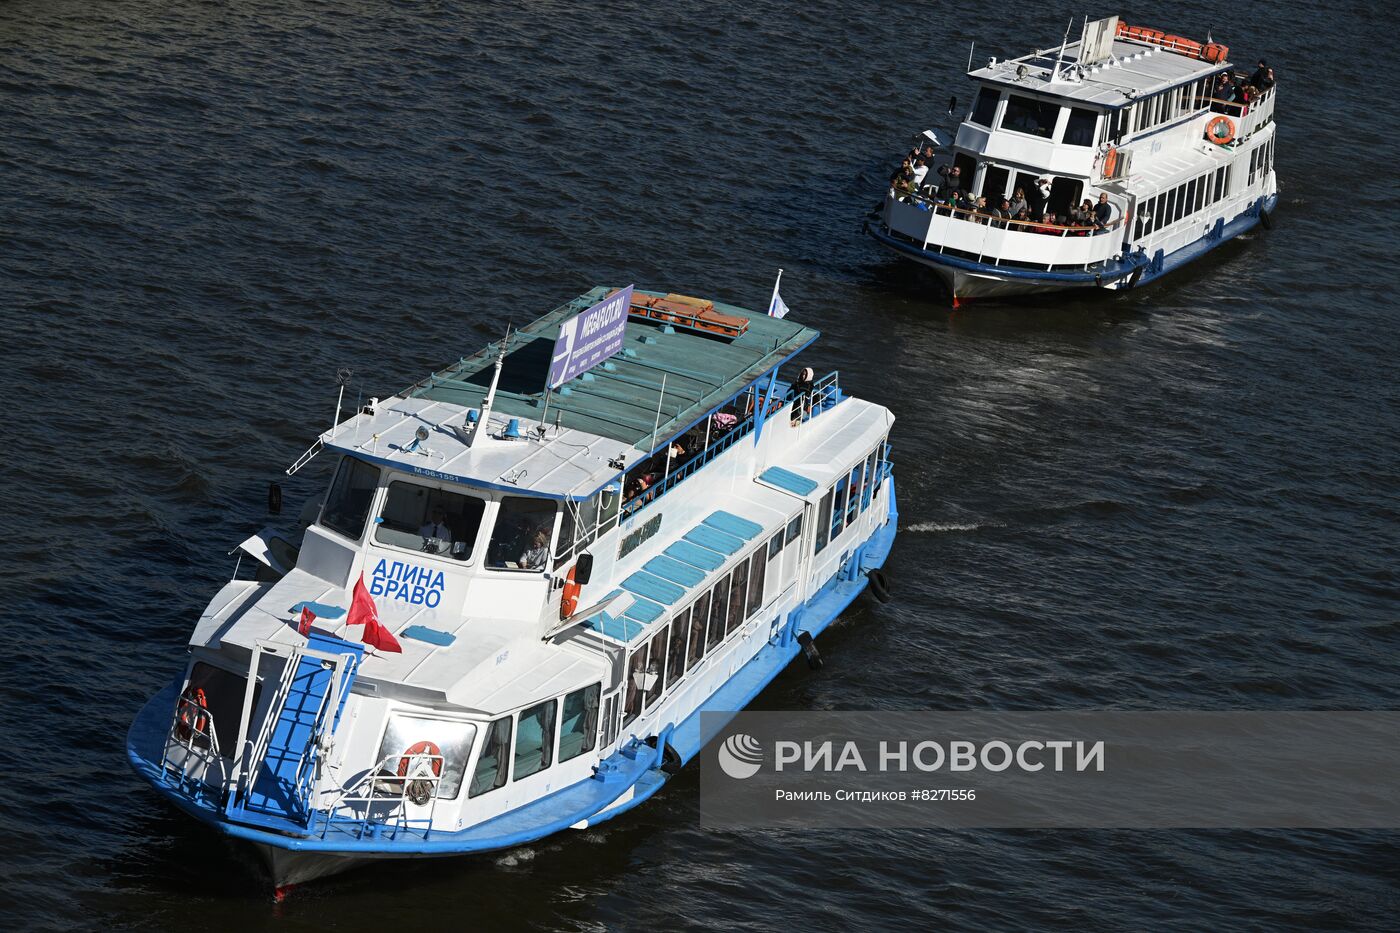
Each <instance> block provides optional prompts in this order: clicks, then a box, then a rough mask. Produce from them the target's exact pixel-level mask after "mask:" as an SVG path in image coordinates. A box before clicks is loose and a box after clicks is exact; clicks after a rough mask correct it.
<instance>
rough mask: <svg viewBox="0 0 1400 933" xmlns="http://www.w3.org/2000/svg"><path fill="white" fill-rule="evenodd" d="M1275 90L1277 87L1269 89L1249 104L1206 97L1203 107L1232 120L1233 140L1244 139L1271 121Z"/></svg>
mask: <svg viewBox="0 0 1400 933" xmlns="http://www.w3.org/2000/svg"><path fill="white" fill-rule="evenodd" d="M1277 90H1278V88H1277V87H1271V88H1269V89H1268V90H1266V91H1263V92H1262V93H1260V95H1259V96H1258V97H1256V98H1255V99H1254V100H1252V101H1250V102H1249V103H1242V102H1240V101H1233V100H1221V99H1219V98H1217V97H1208V98H1206V100H1205V105H1206V106H1209V107H1210V109H1211V111H1212V112H1214V113H1219V114H1223V115H1225V116H1227V117H1229V118H1230V119H1231V120H1233V121H1234V123H1235V139H1244V138H1246V137H1248V136H1249V135H1250V134H1252V133H1253V132H1254V131H1255V130H1257V129H1259V128H1260V127H1262V126H1265V125H1267V124H1268V123H1269V121H1271V120H1273V118H1274V97H1275V93H1276V92H1277Z"/></svg>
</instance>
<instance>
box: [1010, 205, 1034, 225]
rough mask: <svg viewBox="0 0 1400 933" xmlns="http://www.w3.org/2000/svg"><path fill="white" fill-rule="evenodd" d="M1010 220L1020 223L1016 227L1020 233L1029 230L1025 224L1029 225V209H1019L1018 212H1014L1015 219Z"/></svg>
mask: <svg viewBox="0 0 1400 933" xmlns="http://www.w3.org/2000/svg"><path fill="white" fill-rule="evenodd" d="M1012 219H1013V220H1019V221H1020V222H1021V223H1020V225H1018V226H1016V229H1018V230H1021V231H1026V230H1029V229H1031V228H1030V227H1028V226H1026V225H1027V224H1029V223H1030V222H1031V212H1030V208H1026V207H1023V208H1021V209H1020V210H1019V211H1017V212H1016V215H1015V217H1013V218H1012Z"/></svg>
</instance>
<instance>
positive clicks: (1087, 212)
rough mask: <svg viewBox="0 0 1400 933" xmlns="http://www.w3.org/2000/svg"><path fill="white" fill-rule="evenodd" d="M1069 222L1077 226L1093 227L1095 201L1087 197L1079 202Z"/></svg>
mask: <svg viewBox="0 0 1400 933" xmlns="http://www.w3.org/2000/svg"><path fill="white" fill-rule="evenodd" d="M1069 222H1070V223H1071V224H1073V225H1074V226H1076V227H1092V226H1093V225H1094V202H1093V201H1090V200H1089V199H1088V198H1085V199H1084V200H1083V201H1080V202H1079V206H1078V207H1076V208H1075V209H1074V213H1073V214H1071V215H1070V218H1069Z"/></svg>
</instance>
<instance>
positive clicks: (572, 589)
mask: <svg viewBox="0 0 1400 933" xmlns="http://www.w3.org/2000/svg"><path fill="white" fill-rule="evenodd" d="M581 589H583V587H581V586H579V585H578V584H577V583H575V582H574V568H573V567H570V568H569V575H568V576H567V577H565V578H564V595H563V596H561V597H560V598H559V618H561V619H567V618H568V617H569V616H571V615H573V614H574V610H575V609H577V608H578V594H579V590H581Z"/></svg>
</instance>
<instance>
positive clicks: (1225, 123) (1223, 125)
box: [1206, 114, 1235, 146]
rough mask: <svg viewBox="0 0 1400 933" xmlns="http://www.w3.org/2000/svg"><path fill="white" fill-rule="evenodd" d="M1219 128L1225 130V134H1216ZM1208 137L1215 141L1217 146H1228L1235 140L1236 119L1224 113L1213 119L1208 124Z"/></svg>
mask: <svg viewBox="0 0 1400 933" xmlns="http://www.w3.org/2000/svg"><path fill="white" fill-rule="evenodd" d="M1218 129H1223V130H1224V131H1225V133H1224V135H1223V136H1221V135H1217V134H1216V130H1218ZM1206 139H1208V140H1210V141H1211V142H1213V143H1215V144H1216V145H1217V146H1228V145H1229V144H1230V143H1232V142H1234V141H1235V121H1234V120H1231V119H1230V118H1229V117H1227V116H1225V115H1224V114H1221V115H1220V116H1218V117H1216V118H1215V119H1214V120H1211V121H1210V122H1209V123H1207V124H1206Z"/></svg>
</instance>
